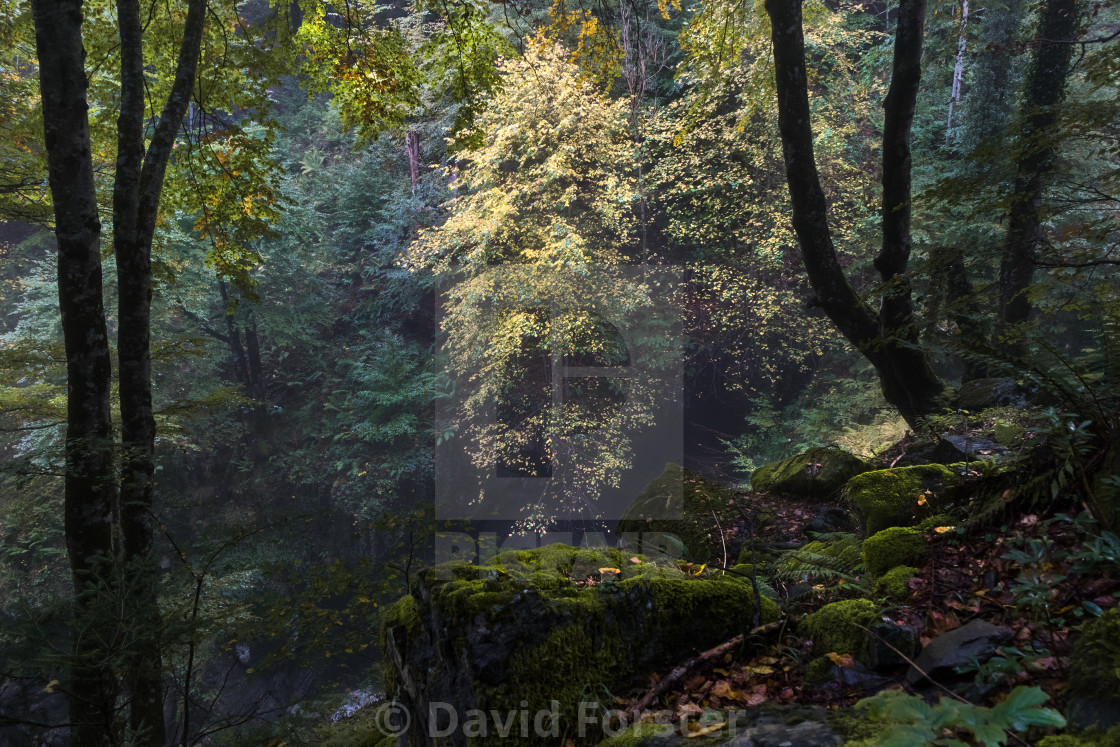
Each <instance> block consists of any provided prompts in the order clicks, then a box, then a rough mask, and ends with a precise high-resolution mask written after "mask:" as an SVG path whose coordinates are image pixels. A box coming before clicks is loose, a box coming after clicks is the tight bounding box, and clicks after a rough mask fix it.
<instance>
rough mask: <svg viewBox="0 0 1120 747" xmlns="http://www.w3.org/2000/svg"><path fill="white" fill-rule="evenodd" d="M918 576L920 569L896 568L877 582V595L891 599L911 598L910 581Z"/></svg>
mask: <svg viewBox="0 0 1120 747" xmlns="http://www.w3.org/2000/svg"><path fill="white" fill-rule="evenodd" d="M917 575H918V569H917V568H915V567H913V566H910V565H899V566H895V567H894V568H891V569H890V570H889V571H887V572H886V573H884V574H883V575H882V576H880V577H879V578H878V580H876V581H875V593H876V594H877V595H879V596H883V597H890V598H891V599H896V600H897V599H905V598H906V597H908V596H910V579H912V578H914V577H915V576H917Z"/></svg>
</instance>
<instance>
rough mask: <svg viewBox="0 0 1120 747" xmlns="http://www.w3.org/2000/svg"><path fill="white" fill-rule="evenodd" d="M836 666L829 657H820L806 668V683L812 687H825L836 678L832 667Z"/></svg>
mask: <svg viewBox="0 0 1120 747" xmlns="http://www.w3.org/2000/svg"><path fill="white" fill-rule="evenodd" d="M833 666H835V665H834V664H833V663H832V660H831V659H829V658H828V657H827V656H818V657H817V658H815V659H813V660H812V661H811V662H809V666H807V667H806V668H805V682H806V683H808V684H810V685H823V684H825V683H826V682H831V681H832V680H833V679H834V677H833V674H832V667H833Z"/></svg>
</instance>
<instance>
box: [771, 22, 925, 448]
mask: <svg viewBox="0 0 1120 747" xmlns="http://www.w3.org/2000/svg"><path fill="white" fill-rule="evenodd" d="M766 11H767V13H769V15H770V24H771V32H772V38H773V43H774V69H775V78H776V83H777V92H778V129H779V132H780V133H781V138H782V153H783V155H784V157H785V164H786V178H787V181H788V183H789V191H790V201H791V203H792V205H793V227H794V231H795V232H796V233H797V238H798V243H799V244H800V245H801V255H802V258H803V260H804V262H805V268H806V271H807V272H808V275H809V282H810V284H811V285H812V287H813V291H814V293H815V294H816V303H817V304H818V305H819V306H821V308H823V309H824V311H825V313H827V314H828V316H829V318H830V319H831V320H832V321H833V323H834V324H835V325H836V327H837V328H838V329H839V330H840V332H841V333H842V334H843V335H844V336H845V337H846V338H847V339H848V340H849V341H850V342H851V343H852V344H854V345H855V346H856V347H857V348H858V349H859V350H860V352H862V353H863V354H864V356H866V357H867V359H868V360H869V361H871V363H872V364H873V365H874V366H875V369H876V371H877V372H878V374H879V381H880V383H881V385H882V388H883V396H884V397H886V399H887V401H888V402H890V403H891V404H892V405H894V406H895V407H897V408H898V410H899V413H900V414H901V415H902V416H903V417H904V418H905V419H906V421H907V422H908V423H910V425H911V426H915V427H916V426H917V424H918V421H919V420H920V419H921V418H922V417H923V416H925V415H928V414H930V413H933V412H936V411H937V410H938V409H939V408H940V407H941V405H942V403H943V400H942V392H943V386H942V384H941V382H940V380H939V379H938V378H937V375H936V374H935V373H934V372H933V368H932V367H931V366H930V364H929V360H928V359H927V357H926V354H925V352H924V351H923V350H921V349H920V348H919V347H918V340H917V326H916V325H915V323H914V319H913V312H912V303H911V291H910V283H909V280H908V279H907V277H906V274H905V273H906V266H907V262H908V261H909V257H910V124H911V122H912V121H913V116H914V102H915V100H916V97H917V87H918V83H919V81H920V72H921V70H920V63H921V55H922V27H923V24H924V20H925V3H924V0H902V4H901V6H900V10H899V22H898V26H899V28H898V34H897V36H896V38H895V53H894V71H893V72H894V75H893V78H892V81H891V88H890V92H889V93H888V95H887V100H886V103H885V108H886V112H885V114H886V119H885V127H884V134H883V244H882V249H881V251H880V253H879V256H878V257H877V258H876V259H875V267H876V269H877V270H878V271H879V274H880V275H881V277H882V279H883V281H884V284H885V288H886V290H885V293H884V296H883V300H882V308H881V311H880V312H876V311H875V310H874V309H872V308H871V306H869V305H868V304H867V302H866V301H864V300H863V299H862V298H861V297H860V296H859V294H857V293H856V291H855V289H854V288H853V287H852V285H851V283H849V282H848V279H847V277H846V276H845V275H844V270H843V268H842V267H841V265H840V259H839V257H838V256H837V254H836V249H835V246H834V245H833V242H832V234H831V231H830V230H829V226H828V214H827V204H826V201H825V196H824V191H823V190H822V189H821V184H820V177H819V175H818V173H817V166H816V163H815V161H814V156H813V133H812V127H811V122H810V113H809V93H808V82H807V79H806V73H805V39H804V34H803V30H802V21H801V3H800V0H767V3H766Z"/></svg>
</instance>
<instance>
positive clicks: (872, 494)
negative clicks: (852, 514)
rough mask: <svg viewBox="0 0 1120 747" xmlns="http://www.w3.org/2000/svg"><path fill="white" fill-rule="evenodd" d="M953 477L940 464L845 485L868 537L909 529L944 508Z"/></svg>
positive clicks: (857, 479)
mask: <svg viewBox="0 0 1120 747" xmlns="http://www.w3.org/2000/svg"><path fill="white" fill-rule="evenodd" d="M957 482H958V477H957V473H956V472H955V471H954V470H953V469H950V468H949V467H946V466H944V465H941V464H922V465H917V466H914V467H895V468H893V469H881V470H876V471H874V472H865V473H863V474H861V475H856V476H855V477H853V478H852V479H851V480H850V481H848V487H847V497H848V502H849V503H850V504H851V505H852V507H853V508H854V509H855V511H856V513H857V514H858V516H859V517H860V519H861V520H862V521H863V525H864V529H865V531H866V533H867V534H868V535H872V534H875V533H876V532H880V531H882V530H884V529H886V528H888V527H909V526H914V525H915V524H917V523H919V522H920V521H921V520H922V519H924V518H926V517H928V516H929V515H930V514H933V513H940V512H941V510H942V509H943V508H944V507H945V501H944V496H945V493H946V491H947V490H948V489H949V488H951V487H953V486H954V485H956V484H957Z"/></svg>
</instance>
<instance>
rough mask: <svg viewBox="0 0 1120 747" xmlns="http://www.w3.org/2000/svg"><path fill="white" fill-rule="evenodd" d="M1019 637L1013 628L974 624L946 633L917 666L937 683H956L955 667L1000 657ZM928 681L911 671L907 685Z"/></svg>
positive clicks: (980, 622)
mask: <svg viewBox="0 0 1120 747" xmlns="http://www.w3.org/2000/svg"><path fill="white" fill-rule="evenodd" d="M1014 635H1015V633H1014V632H1013V631H1012V630H1011V629H1010V628H1005V627H1003V626H1000V625H992V624H991V623H990V622H986V621H984V620H973V621H972V622H970V623H968V624H967V625H962V626H961V627H959V628H957V629H956V630H950V631H949V632H948V633H942V634H941V635H939V636H937V637H936V638H934V639H933V640H932V641H930V642H929V645H928V646H926V647H925V648H923V649H922V653H921V654H919V655H918V658H917V659H915V660H914V663H915V664H916V665H917V666H918V667H919V668H920V669H922V670H923V671H924V672H925V673H926V674H928V675H929V676H931V677H933V678H934V679H938V680H941V679H952V677H953V676H954V672H953V667H959V666H962V665H964V664H968V663H970V662H971V661H972V659H974V658H975V659H976V660H977V661H979V662H981V663H983V662H985V661H987V660H988V659H990V658H992V656H993V655H994V654H995V653H996V649H997V648H998V647H999V646H1000V644H1003V643H1006V642H1007V641H1009V640H1011V638H1012V636H1014ZM924 679H925V678H924V677H923V676H922V674H921V673H920V672H919V671H918V669H915V668H914V667H910V669H909V671H907V672H906V681H907V682H909V683H910V684H911V685H916V684H918V683H919V682H921V681H922V680H924Z"/></svg>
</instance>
